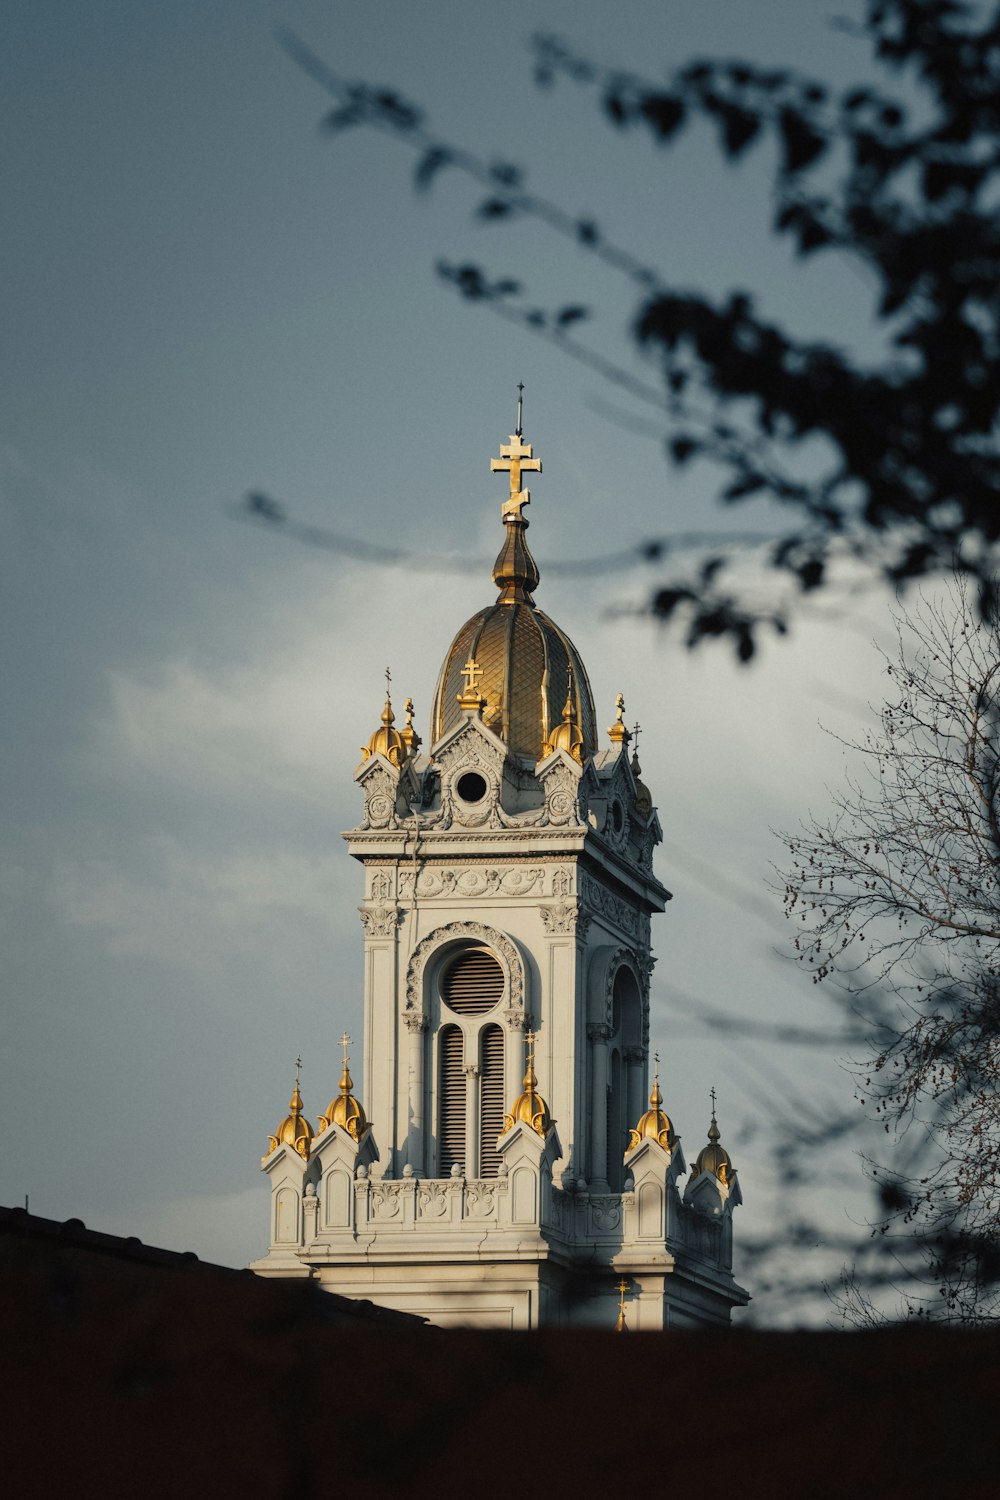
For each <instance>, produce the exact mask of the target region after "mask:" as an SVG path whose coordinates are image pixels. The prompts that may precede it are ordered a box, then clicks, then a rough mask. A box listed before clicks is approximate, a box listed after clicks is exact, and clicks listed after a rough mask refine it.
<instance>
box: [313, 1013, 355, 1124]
mask: <svg viewBox="0 0 1000 1500" xmlns="http://www.w3.org/2000/svg"><path fill="white" fill-rule="evenodd" d="M340 1045H341V1046H342V1047H343V1049H344V1065H343V1068H342V1069H341V1073H340V1093H339V1094H337V1095H336V1096H335V1097H334V1098H333V1099H331V1100H330V1103H329V1104H328V1105H327V1107H326V1114H325V1115H320V1117H319V1120H318V1121H317V1124H318V1125H319V1128H320V1131H321V1132H322V1131H324V1130H328V1129H329V1127H330V1126H331V1125H339V1126H340V1128H341V1130H346V1131H347V1134H348V1135H349V1136H350V1137H351V1139H352V1140H355V1141H360V1139H361V1137H362V1136H363V1135H364V1133H365V1131H366V1130H367V1129H368V1121H367V1120H366V1119H365V1112H364V1110H363V1109H362V1108H361V1105H360V1104H359V1103H358V1101H357V1099H355V1097H354V1095H353V1094H352V1093H351V1090H352V1088H353V1087H354V1080H353V1079H352V1077H351V1072H350V1069H349V1067H348V1065H347V1049H348V1047H349V1046H350V1045H351V1039H350V1037H349V1036H348V1035H347V1032H346V1031H345V1032H344V1034H343V1036H342V1037H341V1038H340Z"/></svg>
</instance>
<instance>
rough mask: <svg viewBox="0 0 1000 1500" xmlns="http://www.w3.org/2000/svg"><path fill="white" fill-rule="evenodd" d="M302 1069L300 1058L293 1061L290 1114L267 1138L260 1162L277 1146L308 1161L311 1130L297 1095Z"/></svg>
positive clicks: (300, 1097)
mask: <svg viewBox="0 0 1000 1500" xmlns="http://www.w3.org/2000/svg"><path fill="white" fill-rule="evenodd" d="M301 1067H302V1059H301V1057H297V1058H296V1059H295V1088H294V1090H293V1091H292V1097H291V1099H290V1100H289V1101H288V1108H289V1111H290V1113H289V1114H288V1116H287V1117H286V1118H285V1119H284V1120H282V1122H281V1124H280V1125H279V1126H278V1128H277V1130H276V1131H275V1133H274V1135H271V1136H268V1141H267V1152H266V1154H265V1155H264V1156H262V1157H261V1161H262V1162H265V1161H267V1158H268V1157H269V1156H270V1155H271V1153H272V1152H273V1151H277V1149H278V1147H279V1146H291V1148H292V1150H293V1151H297V1152H298V1154H299V1156H301V1158H302V1160H303V1161H308V1160H309V1151H310V1149H311V1146H312V1139H313V1128H312V1126H311V1125H310V1124H309V1121H308V1120H307V1119H306V1117H305V1115H304V1114H303V1113H302V1095H301V1094H300V1093H299V1069H300V1068H301Z"/></svg>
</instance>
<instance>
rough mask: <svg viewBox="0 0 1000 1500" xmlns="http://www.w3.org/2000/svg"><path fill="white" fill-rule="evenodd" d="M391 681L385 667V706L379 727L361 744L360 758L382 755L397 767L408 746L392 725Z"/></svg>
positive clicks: (406, 753)
mask: <svg viewBox="0 0 1000 1500" xmlns="http://www.w3.org/2000/svg"><path fill="white" fill-rule="evenodd" d="M391 682H392V673H391V672H390V671H389V668H388V667H386V669H385V707H384V708H383V710H382V714H381V728H380V729H376V730H375V733H374V734H373V735H372V736H371V738H370V739H369V741H368V743H367V745H362V746H361V758H362V760H368V759H369V757H370V756H372V755H384V756H385V758H386V760H387V761H388V762H389V764H390V765H391V766H396V767H397V768H398V767H400V766H402V765H403V763H404V761H405V760H406V757H407V755H408V754H409V747H408V745H407V743H406V740H405V738H404V737H403V735H402V734H400V732H399V730H398V729H394V728H393V727H392V726H393V725H394V724H395V722H396V715H395V714H394V713H393V711H392V699H391V697H390V696H389V685H390V683H391Z"/></svg>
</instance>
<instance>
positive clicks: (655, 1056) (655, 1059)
mask: <svg viewBox="0 0 1000 1500" xmlns="http://www.w3.org/2000/svg"><path fill="white" fill-rule="evenodd" d="M653 1067H654V1070H655V1073H656V1081H657V1083H659V1081H660V1054H659V1053H658V1052H654V1053H653Z"/></svg>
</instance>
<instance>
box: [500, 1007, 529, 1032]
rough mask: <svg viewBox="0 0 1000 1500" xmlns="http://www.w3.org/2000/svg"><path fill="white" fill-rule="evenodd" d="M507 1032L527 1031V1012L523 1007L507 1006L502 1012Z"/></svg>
mask: <svg viewBox="0 0 1000 1500" xmlns="http://www.w3.org/2000/svg"><path fill="white" fill-rule="evenodd" d="M503 1018H504V1021H505V1022H506V1024H507V1030H508V1031H527V1029H528V1012H527V1011H526V1010H525V1008H524V1006H523V1005H508V1006H507V1008H506V1010H505V1011H504V1012H503Z"/></svg>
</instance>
